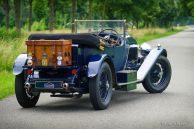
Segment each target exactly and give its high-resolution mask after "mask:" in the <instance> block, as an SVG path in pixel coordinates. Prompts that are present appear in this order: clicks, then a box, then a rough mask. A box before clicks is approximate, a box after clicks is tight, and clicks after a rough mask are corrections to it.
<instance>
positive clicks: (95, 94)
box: [89, 62, 113, 110]
mask: <svg viewBox="0 0 194 129" xmlns="http://www.w3.org/2000/svg"><path fill="white" fill-rule="evenodd" d="M112 85H113V84H112V73H111V69H110V67H109V65H108V64H107V63H106V62H104V63H103V64H102V66H101V68H100V71H99V73H98V75H97V76H96V77H94V78H92V79H90V80H89V93H90V100H91V103H92V105H93V107H94V109H96V110H102V109H105V108H107V107H108V105H109V103H110V101H111V98H112Z"/></svg>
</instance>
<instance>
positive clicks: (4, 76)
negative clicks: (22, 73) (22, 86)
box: [0, 71, 14, 100]
mask: <svg viewBox="0 0 194 129" xmlns="http://www.w3.org/2000/svg"><path fill="white" fill-rule="evenodd" d="M12 94H14V75H13V74H12V73H11V72H7V71H1V72H0V100H2V99H3V98H5V97H7V96H10V95H12Z"/></svg>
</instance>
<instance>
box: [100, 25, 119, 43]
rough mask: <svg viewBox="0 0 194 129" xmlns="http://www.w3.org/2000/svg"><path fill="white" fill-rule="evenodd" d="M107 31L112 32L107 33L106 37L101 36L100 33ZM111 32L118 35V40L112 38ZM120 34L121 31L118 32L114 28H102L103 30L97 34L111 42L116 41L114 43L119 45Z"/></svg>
mask: <svg viewBox="0 0 194 129" xmlns="http://www.w3.org/2000/svg"><path fill="white" fill-rule="evenodd" d="M105 31H110V33H109V34H108V35H106V36H105V37H104V38H102V37H100V34H102V33H105ZM111 34H112V35H115V36H117V40H116V41H112V40H111V39H110V35H111ZM118 35H119V33H118V32H117V31H116V30H114V29H103V30H101V31H100V32H99V33H98V34H97V36H98V37H99V38H101V39H102V40H105V41H108V42H109V43H112V42H114V43H113V44H116V45H119V38H118Z"/></svg>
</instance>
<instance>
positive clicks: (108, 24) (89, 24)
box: [75, 20, 125, 35]
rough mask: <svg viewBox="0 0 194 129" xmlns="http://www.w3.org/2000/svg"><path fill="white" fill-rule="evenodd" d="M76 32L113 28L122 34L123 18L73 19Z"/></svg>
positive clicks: (92, 31)
mask: <svg viewBox="0 0 194 129" xmlns="http://www.w3.org/2000/svg"><path fill="white" fill-rule="evenodd" d="M75 26H76V33H99V32H100V31H102V30H104V29H114V30H116V31H117V32H118V34H120V35H124V30H125V20H75Z"/></svg>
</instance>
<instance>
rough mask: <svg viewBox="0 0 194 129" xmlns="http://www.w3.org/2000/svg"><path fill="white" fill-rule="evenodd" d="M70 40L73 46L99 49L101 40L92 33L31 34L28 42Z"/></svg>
mask: <svg viewBox="0 0 194 129" xmlns="http://www.w3.org/2000/svg"><path fill="white" fill-rule="evenodd" d="M41 39H44V40H61V39H64V40H68V39H71V40H72V42H73V44H80V45H85V46H89V47H99V44H100V40H99V38H98V37H96V36H94V35H92V34H90V33H82V34H31V35H30V36H29V37H28V40H41Z"/></svg>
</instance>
